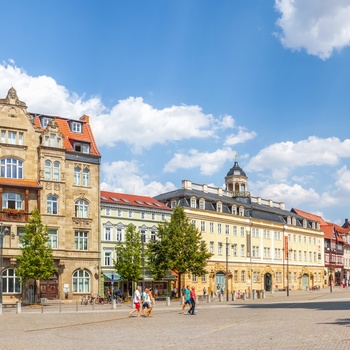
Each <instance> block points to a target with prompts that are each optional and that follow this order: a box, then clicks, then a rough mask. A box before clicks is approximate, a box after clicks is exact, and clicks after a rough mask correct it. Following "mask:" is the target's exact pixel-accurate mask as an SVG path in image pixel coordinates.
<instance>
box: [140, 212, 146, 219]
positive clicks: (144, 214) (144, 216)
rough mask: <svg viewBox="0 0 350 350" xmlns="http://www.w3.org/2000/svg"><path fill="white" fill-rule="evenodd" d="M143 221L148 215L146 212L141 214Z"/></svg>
mask: <svg viewBox="0 0 350 350" xmlns="http://www.w3.org/2000/svg"><path fill="white" fill-rule="evenodd" d="M141 219H142V220H144V219H146V213H144V212H142V213H141Z"/></svg>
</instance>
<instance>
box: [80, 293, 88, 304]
mask: <svg viewBox="0 0 350 350" xmlns="http://www.w3.org/2000/svg"><path fill="white" fill-rule="evenodd" d="M88 303H89V300H88V298H86V295H83V296H82V297H81V305H87V304H88Z"/></svg>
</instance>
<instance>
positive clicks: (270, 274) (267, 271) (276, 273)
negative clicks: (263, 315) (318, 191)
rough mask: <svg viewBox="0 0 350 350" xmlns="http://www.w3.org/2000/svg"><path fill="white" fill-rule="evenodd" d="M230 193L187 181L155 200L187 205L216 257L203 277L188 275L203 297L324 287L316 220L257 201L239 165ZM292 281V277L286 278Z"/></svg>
mask: <svg viewBox="0 0 350 350" xmlns="http://www.w3.org/2000/svg"><path fill="white" fill-rule="evenodd" d="M225 183H226V189H225V190H224V189H222V188H216V187H212V186H209V185H200V184H195V183H193V182H191V181H188V180H184V181H183V182H182V188H181V189H178V190H175V191H172V192H168V193H164V194H161V195H158V196H156V197H155V199H157V200H159V201H160V202H163V203H164V204H166V205H167V206H169V207H170V208H174V207H175V206H182V207H183V208H184V210H185V212H186V214H187V216H188V217H189V218H190V219H191V220H192V223H193V225H195V226H196V227H197V228H198V229H199V230H200V231H201V234H202V238H203V240H205V242H206V243H207V246H208V249H209V250H210V252H211V253H212V254H213V256H212V258H211V259H210V260H209V261H208V264H207V274H205V275H203V276H188V275H186V276H183V278H184V280H183V281H181V285H187V284H191V285H194V286H195V287H196V289H197V292H198V293H202V291H203V288H204V287H205V288H206V291H211V292H213V293H216V292H217V290H220V292H224V293H226V294H227V295H228V293H231V292H233V291H235V292H237V293H243V292H244V291H247V292H249V291H252V290H265V291H274V290H287V289H288V290H293V289H294V290H296V289H305V288H311V287H313V286H320V287H323V286H324V240H323V232H322V231H321V230H320V224H319V222H317V221H314V220H309V219H307V218H304V217H302V216H300V215H298V214H296V213H294V212H291V211H287V210H285V206H284V203H276V202H274V201H272V200H264V199H262V198H260V197H252V196H251V195H250V192H249V191H248V177H247V176H246V174H245V172H244V171H243V170H242V169H241V168H240V167H239V165H238V163H237V162H235V164H234V166H233V167H232V168H231V169H230V170H229V172H228V173H227V176H226V177H225ZM287 276H288V278H287Z"/></svg>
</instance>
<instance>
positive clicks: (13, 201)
mask: <svg viewBox="0 0 350 350" xmlns="http://www.w3.org/2000/svg"><path fill="white" fill-rule="evenodd" d="M2 207H3V208H10V209H17V210H21V209H22V197H21V196H20V195H19V194H17V193H11V192H8V193H3V194H2Z"/></svg>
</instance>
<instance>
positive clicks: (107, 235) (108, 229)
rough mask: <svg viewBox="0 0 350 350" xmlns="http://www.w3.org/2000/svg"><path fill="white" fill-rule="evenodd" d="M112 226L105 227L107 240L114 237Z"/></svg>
mask: <svg viewBox="0 0 350 350" xmlns="http://www.w3.org/2000/svg"><path fill="white" fill-rule="evenodd" d="M111 231H112V228H111V227H105V241H110V240H111V239H112V234H111V233H112V232H111Z"/></svg>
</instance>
